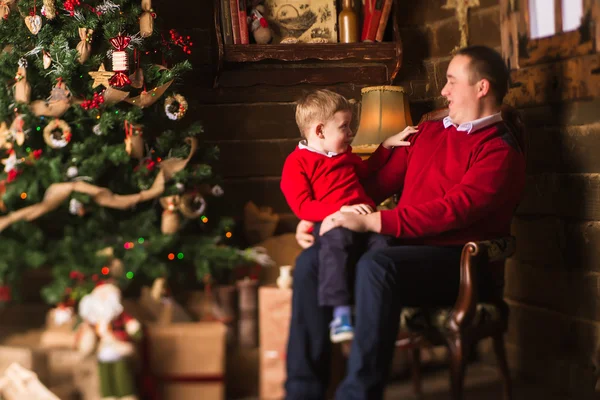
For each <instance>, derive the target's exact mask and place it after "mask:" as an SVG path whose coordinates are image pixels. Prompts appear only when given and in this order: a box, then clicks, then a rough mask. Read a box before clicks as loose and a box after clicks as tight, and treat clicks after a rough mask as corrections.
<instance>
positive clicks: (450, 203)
mask: <svg viewBox="0 0 600 400" xmlns="http://www.w3.org/2000/svg"><path fill="white" fill-rule="evenodd" d="M410 142H411V146H409V147H401V148H397V149H395V150H394V151H393V153H392V155H391V157H390V159H389V160H388V162H387V163H386V164H385V166H384V167H383V168H382V169H381V170H379V171H378V173H377V174H376V175H375V176H374V177H372V178H371V179H369V180H368V181H365V182H364V184H365V189H366V191H367V193H368V194H370V195H371V197H372V198H373V199H374V200H375V201H381V200H383V199H385V198H387V197H389V196H390V195H392V194H395V193H400V192H402V195H401V197H400V202H399V203H398V205H397V207H396V208H395V209H393V210H386V211H382V212H381V233H382V234H387V235H393V236H396V237H398V238H402V239H407V240H406V241H405V242H407V243H415V244H430V245H460V244H465V243H466V242H468V241H471V240H486V239H492V238H496V237H502V236H506V235H509V234H510V223H511V219H512V215H513V213H514V211H515V209H516V207H517V205H518V203H519V201H520V199H521V196H522V194H523V190H524V187H525V156H524V154H523V152H522V150H521V149H520V148H519V145H518V142H517V141H516V139H515V137H514V136H513V134H512V133H511V132H510V131H509V129H508V127H507V126H506V124H505V123H504V122H498V123H496V124H494V125H491V126H488V127H485V128H483V129H481V130H478V131H474V132H472V133H471V134H468V133H466V132H462V131H457V130H456V128H455V127H454V126H450V127H448V128H444V125H443V123H442V121H434V122H426V123H423V124H422V125H421V126H419V132H418V133H417V134H415V135H413V136H412V137H411V139H410Z"/></svg>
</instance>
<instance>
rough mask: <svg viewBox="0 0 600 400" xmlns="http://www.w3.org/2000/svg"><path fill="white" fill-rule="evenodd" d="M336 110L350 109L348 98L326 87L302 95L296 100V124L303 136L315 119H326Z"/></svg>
mask: <svg viewBox="0 0 600 400" xmlns="http://www.w3.org/2000/svg"><path fill="white" fill-rule="evenodd" d="M338 111H352V107H351V105H350V102H349V101H348V99H346V98H345V97H344V96H342V95H340V94H338V93H335V92H332V91H331V90H327V89H320V90H316V91H314V92H310V93H308V94H306V95H304V96H303V97H302V98H300V99H299V100H298V101H297V102H296V124H298V129H300V133H301V134H302V136H303V137H306V132H307V130H308V129H309V128H310V125H311V124H312V123H313V122H315V121H327V120H328V119H330V118H332V117H333V115H334V114H335V113H336V112H338Z"/></svg>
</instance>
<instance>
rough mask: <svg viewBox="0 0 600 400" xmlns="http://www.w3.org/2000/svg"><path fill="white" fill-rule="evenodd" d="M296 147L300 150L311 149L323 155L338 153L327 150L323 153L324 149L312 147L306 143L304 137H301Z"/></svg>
mask: <svg viewBox="0 0 600 400" xmlns="http://www.w3.org/2000/svg"><path fill="white" fill-rule="evenodd" d="M298 148H299V149H300V150H308V151H312V152H313V153H318V154H322V155H324V156H325V157H335V156H337V155H338V154H339V153H334V152H333V151H329V152H327V153H325V152H324V151H321V150H317V149H314V148H312V147H310V146H309V145H308V142H307V141H306V139H303V140H301V141H300V142H299V143H298Z"/></svg>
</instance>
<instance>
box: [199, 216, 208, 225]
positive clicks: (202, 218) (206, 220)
mask: <svg viewBox="0 0 600 400" xmlns="http://www.w3.org/2000/svg"><path fill="white" fill-rule="evenodd" d="M200 220H201V221H202V222H204V223H207V222H208V218H206V217H205V216H204V215H203V216H202V217H201V218H200Z"/></svg>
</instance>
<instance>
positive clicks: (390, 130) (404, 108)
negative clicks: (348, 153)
mask: <svg viewBox="0 0 600 400" xmlns="http://www.w3.org/2000/svg"><path fill="white" fill-rule="evenodd" d="M361 94H362V101H361V111H360V123H359V126H358V132H357V133H356V137H355V138H354V141H353V142H352V150H353V152H355V153H361V154H365V153H372V152H373V151H375V149H377V146H379V144H380V143H381V142H383V141H384V140H385V139H387V138H388V137H390V136H392V135H394V134H396V133H398V132H400V131H402V130H403V129H404V128H406V127H407V126H408V125H412V118H411V117H410V108H409V105H408V97H407V96H406V93H404V88H403V87H401V86H372V87H366V88H363V89H362V90H361Z"/></svg>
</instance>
